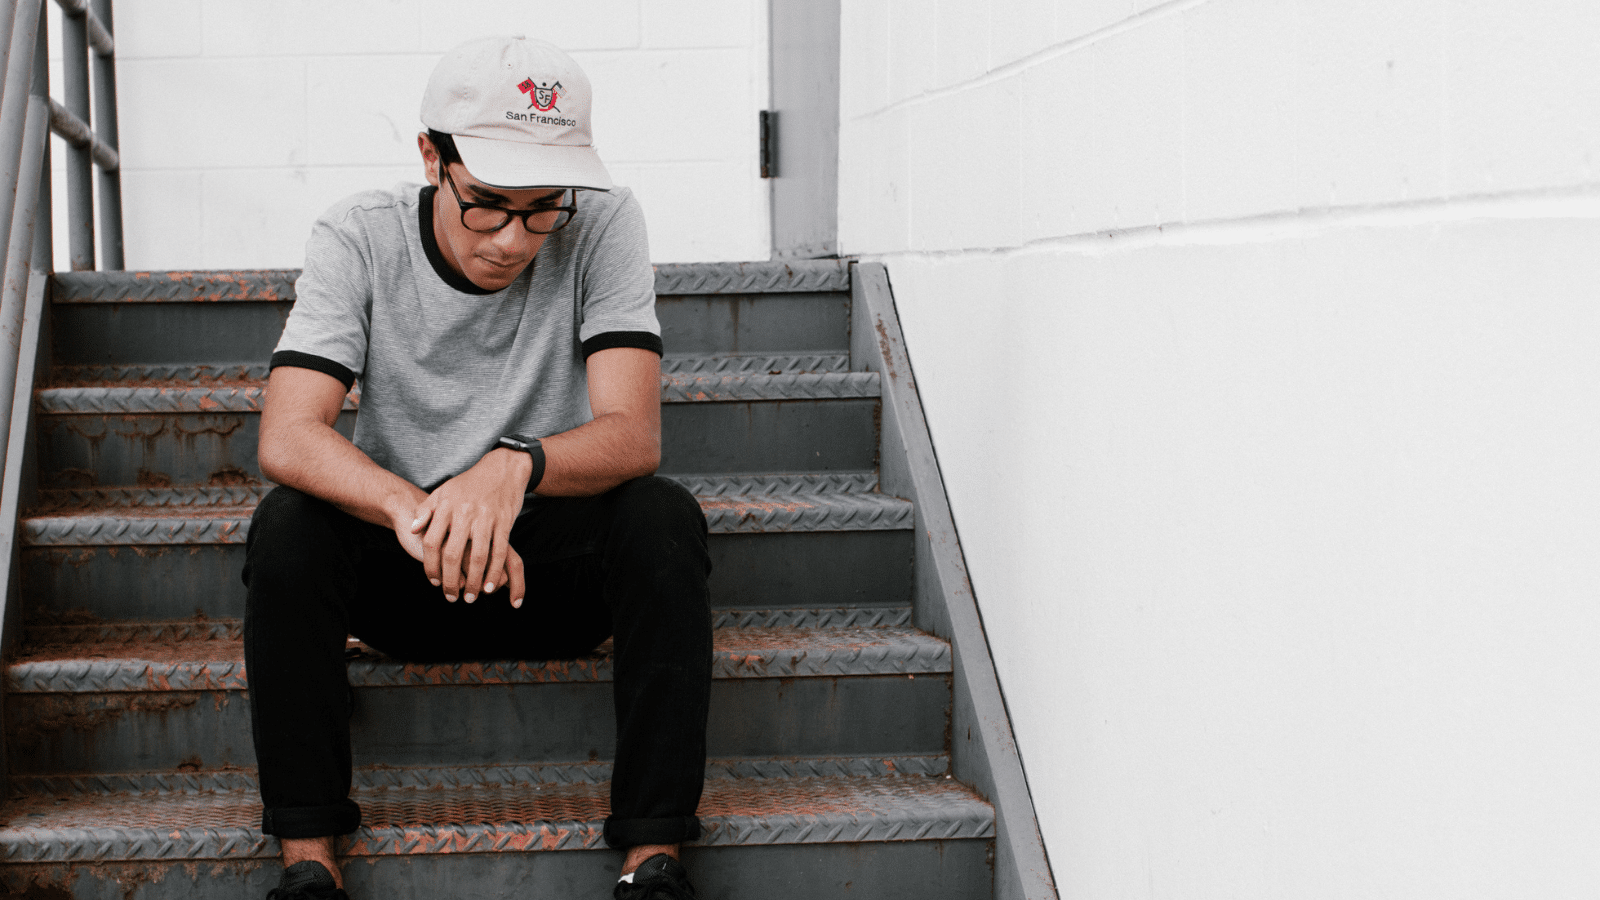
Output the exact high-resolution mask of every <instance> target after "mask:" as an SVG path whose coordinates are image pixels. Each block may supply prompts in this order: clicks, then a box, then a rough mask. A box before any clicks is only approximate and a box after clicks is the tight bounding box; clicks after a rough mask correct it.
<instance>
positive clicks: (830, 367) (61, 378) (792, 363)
mask: <svg viewBox="0 0 1600 900" xmlns="http://www.w3.org/2000/svg"><path fill="white" fill-rule="evenodd" d="M849 368H850V357H849V355H848V354H844V353H807V354H788V355H781V356H775V355H760V356H757V355H741V354H733V355H705V356H667V357H665V358H663V359H662V360H661V371H662V373H663V374H667V375H679V374H681V375H702V376H704V375H761V374H765V375H785V374H802V373H809V374H820V373H827V372H844V371H847V370H848V369H849ZM268 374H269V373H268V368H267V363H265V362H261V363H241V364H235V365H213V364H205V363H194V364H171V365H120V366H56V367H55V368H54V369H52V370H51V374H50V381H51V384H52V385H54V386H56V387H118V386H122V387H128V386H133V385H136V384H140V383H150V384H154V385H160V386H171V385H173V384H181V383H184V382H248V381H256V382H259V381H265V380H266V379H267V375H268Z"/></svg>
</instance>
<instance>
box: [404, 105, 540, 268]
mask: <svg viewBox="0 0 1600 900" xmlns="http://www.w3.org/2000/svg"><path fill="white" fill-rule="evenodd" d="M417 144H418V146H419V147H420V148H421V150H422V159H423V163H424V165H425V167H426V169H427V174H428V182H429V183H430V184H432V185H433V186H434V187H436V188H438V189H439V190H438V191H436V192H435V193H434V195H433V234H434V238H435V239H436V240H437V241H438V244H439V252H440V253H441V254H443V256H444V259H445V262H447V263H449V264H450V267H451V268H453V269H455V270H456V271H457V272H459V273H461V274H462V275H464V276H466V278H467V280H468V281H471V282H472V283H473V284H475V285H477V286H478V287H481V288H483V289H485V290H490V291H497V290H500V289H501V288H503V287H505V286H506V285H508V284H510V283H511V282H513V281H515V280H516V278H517V276H518V275H520V274H522V270H523V269H526V268H527V267H528V263H530V262H532V261H533V257H534V255H535V254H537V253H538V252H539V248H540V247H542V246H544V241H545V238H548V237H549V235H547V234H533V233H531V232H529V231H528V229H526V228H524V227H523V225H522V222H521V221H518V220H516V219H515V218H513V220H512V221H510V222H508V223H506V226H505V227H504V228H501V229H500V230H499V231H494V232H490V233H488V234H481V233H479V232H476V231H470V230H468V229H467V227H466V226H465V225H463V224H461V206H460V204H459V203H457V202H456V192H455V191H452V190H451V189H450V187H449V186H448V185H445V184H444V183H443V181H444V180H443V178H442V173H441V168H440V162H439V154H438V152H437V151H436V150H435V149H434V147H433V144H432V142H430V141H429V140H428V137H427V135H418V139H417ZM449 174H450V180H451V181H452V182H454V184H455V188H456V191H459V192H460V193H461V199H462V200H464V201H466V202H467V203H487V204H489V205H491V206H500V207H504V208H506V209H513V210H523V209H534V208H537V207H540V206H548V205H549V204H551V203H559V202H560V200H561V197H562V196H563V195H564V194H565V193H566V192H565V191H563V190H560V189H553V188H530V189H525V190H507V189H504V188H494V187H489V186H487V185H485V184H483V183H482V182H480V181H478V179H476V178H473V177H472V175H471V173H469V172H468V171H467V167H466V166H463V165H461V164H460V163H455V164H452V165H451V166H450V169H449Z"/></svg>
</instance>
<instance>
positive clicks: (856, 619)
mask: <svg viewBox="0 0 1600 900" xmlns="http://www.w3.org/2000/svg"><path fill="white" fill-rule="evenodd" d="M910 625H911V607H909V606H872V607H859V606H858V607H836V608H831V609H713V610H712V611H711V627H713V628H894V627H899V628H908V627H910ZM24 634H25V636H26V637H25V639H24V640H25V643H26V644H28V645H33V646H39V645H43V644H148V643H157V644H165V643H176V642H179V641H229V640H232V641H237V640H239V639H240V638H241V637H243V635H244V620H242V619H204V620H196V619H188V620H183V621H175V622H97V623H92V624H80V625H59V624H57V625H29V626H28V627H27V628H26V629H24Z"/></svg>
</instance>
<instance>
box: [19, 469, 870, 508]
mask: <svg viewBox="0 0 1600 900" xmlns="http://www.w3.org/2000/svg"><path fill="white" fill-rule="evenodd" d="M665 477H667V478H671V479H672V480H673V481H676V482H678V483H679V484H681V485H683V486H684V487H686V488H688V489H689V490H690V491H691V492H692V493H694V494H696V495H698V496H701V497H705V498H726V497H742V496H749V495H765V494H806V495H819V496H820V495H831V494H870V493H873V492H875V491H877V489H878V475H877V473H875V472H794V473H782V474H771V475H668V476H665ZM270 490H272V485H270V484H237V485H192V486H183V487H133V488H130V487H120V488H119V487H96V488H66V489H55V488H47V489H45V490H42V491H40V492H39V495H40V502H39V507H38V509H37V510H34V511H33V512H34V513H36V514H47V513H65V512H67V511H76V512H89V511H91V510H94V509H96V508H108V507H109V508H115V509H180V508H201V507H205V508H215V507H225V506H238V507H248V506H254V505H255V504H256V503H259V502H261V498H262V497H265V496H266V495H267V492H268V491H270Z"/></svg>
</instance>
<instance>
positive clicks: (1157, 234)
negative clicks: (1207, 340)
mask: <svg viewBox="0 0 1600 900" xmlns="http://www.w3.org/2000/svg"><path fill="white" fill-rule="evenodd" d="M1537 219H1545V220H1578V221H1584V220H1600V183H1591V184H1581V185H1572V186H1567V187H1560V188H1536V189H1531V190H1525V191H1504V192H1498V193H1493V194H1469V195H1462V196H1455V197H1441V198H1436V199H1427V200H1403V201H1397V202H1393V203H1371V204H1361V205H1352V206H1339V207H1331V208H1323V209H1296V210H1280V211H1277V212H1270V213H1261V214H1258V215H1253V216H1242V217H1240V218H1236V219H1200V220H1197V221H1193V222H1171V223H1164V224H1158V225H1139V226H1135V227H1132V228H1118V229H1108V230H1105V231H1093V232H1080V233H1076V234H1066V235H1059V236H1053V237H1047V238H1037V239H1035V240H1031V241H1027V242H1026V243H1023V244H1017V245H1013V246H1008V247H965V248H961V249H956V250H892V251H888V252H884V253H864V254H863V258H867V259H872V260H880V261H888V260H896V259H902V260H905V259H919V260H925V261H931V262H956V261H960V260H964V259H971V258H975V257H990V258H994V259H1010V258H1013V257H1024V256H1037V255H1043V254H1049V253H1060V252H1067V253H1074V254H1079V255H1082V256H1106V255H1109V254H1113V253H1120V252H1127V251H1132V250H1144V249H1149V248H1154V247H1199V246H1233V245H1241V244H1261V243H1271V242H1278V241H1285V240H1303V239H1305V238H1312V237H1317V236H1319V235H1322V234H1327V233H1331V232H1335V231H1340V230H1348V229H1360V228H1365V229H1382V228H1415V227H1418V226H1424V225H1442V224H1443V225H1448V224H1470V223H1474V222H1493V221H1527V220H1537Z"/></svg>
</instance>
